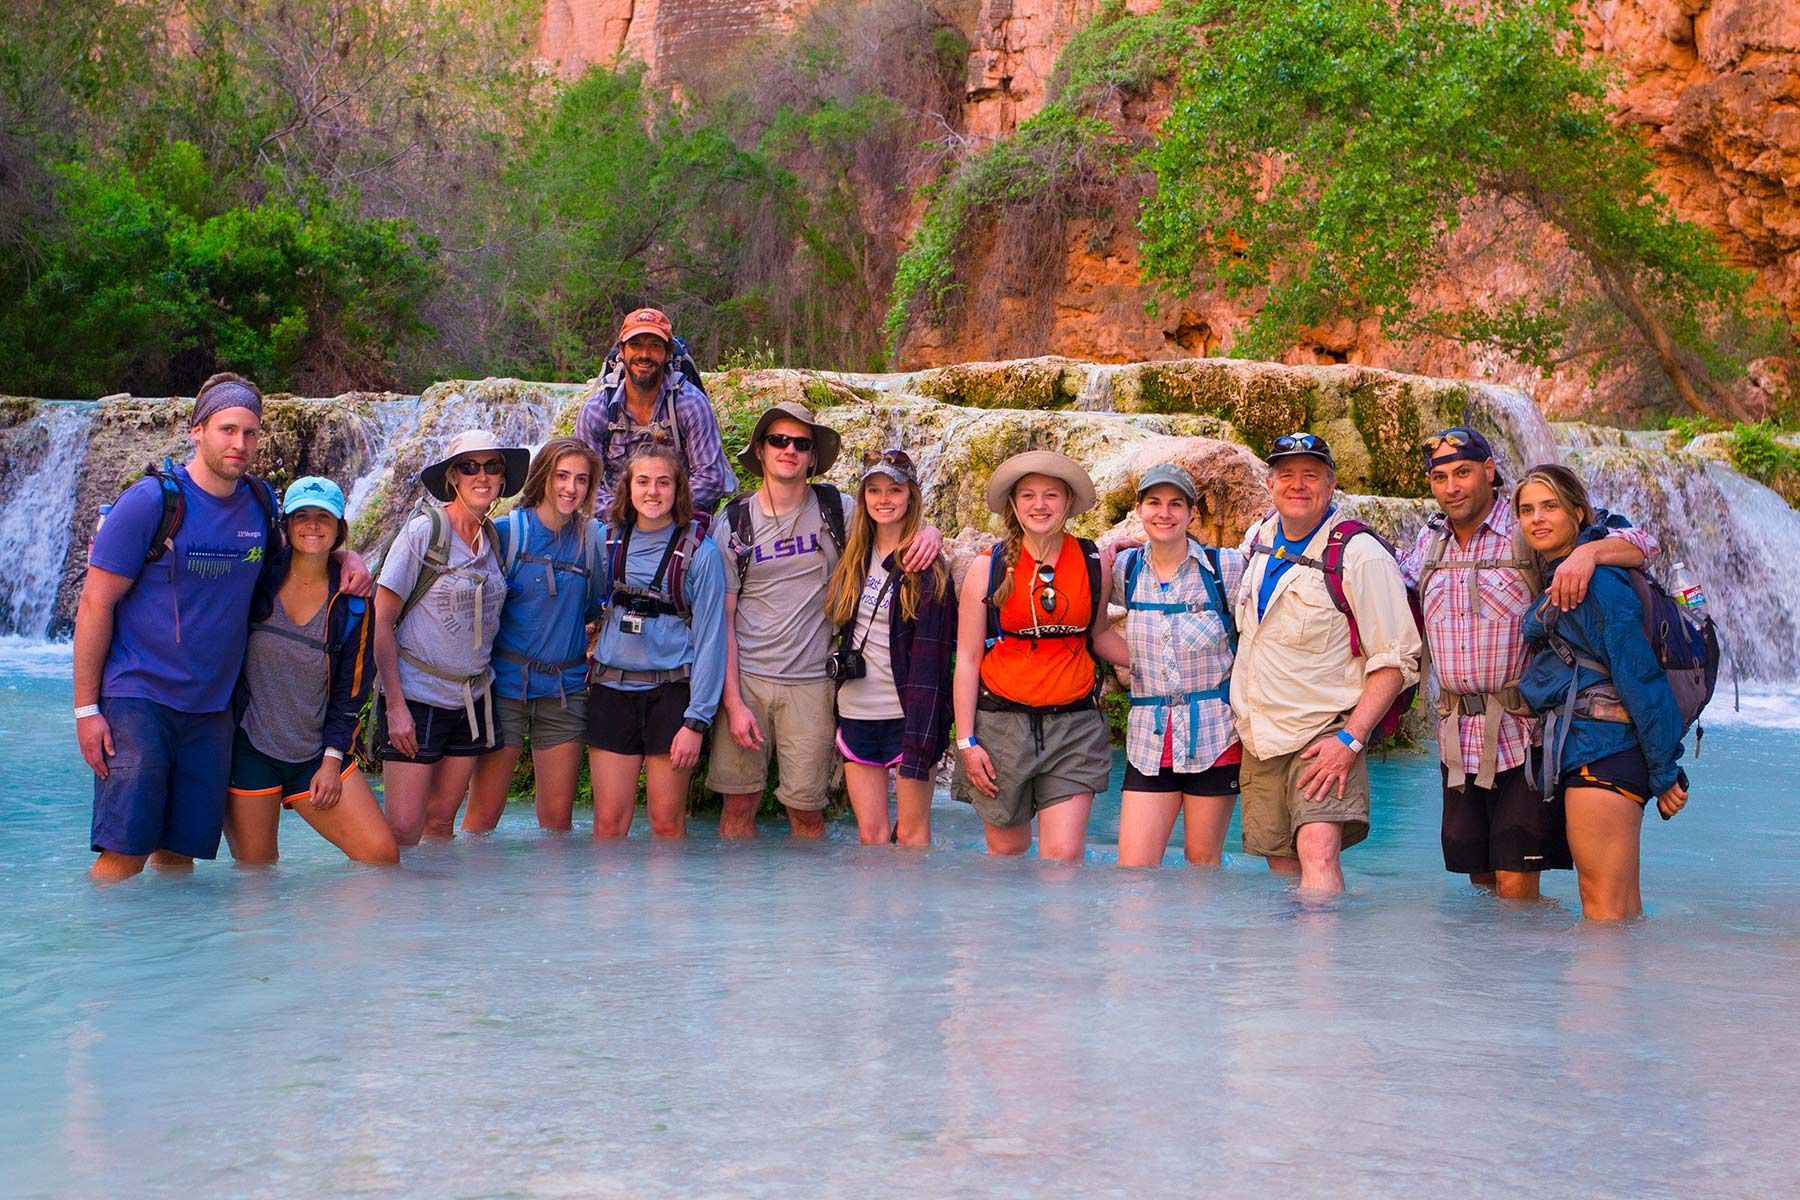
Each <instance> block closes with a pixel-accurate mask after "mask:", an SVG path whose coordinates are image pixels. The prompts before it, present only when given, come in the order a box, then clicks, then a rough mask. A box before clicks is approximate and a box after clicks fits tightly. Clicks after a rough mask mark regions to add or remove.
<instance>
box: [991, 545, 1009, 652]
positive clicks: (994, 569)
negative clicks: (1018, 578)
mask: <svg viewBox="0 0 1800 1200" xmlns="http://www.w3.org/2000/svg"><path fill="white" fill-rule="evenodd" d="M1005 578H1006V572H1005V571H1002V570H1001V569H1000V543H998V542H996V543H994V548H993V549H992V550H991V551H989V552H988V580H987V644H988V648H989V649H990V650H991V649H993V646H994V643H995V642H998V641H999V640H1000V634H1001V630H1000V606H999V605H998V604H995V603H994V593H995V592H998V591H999V590H1000V584H1001V583H1002V581H1004V580H1005Z"/></svg>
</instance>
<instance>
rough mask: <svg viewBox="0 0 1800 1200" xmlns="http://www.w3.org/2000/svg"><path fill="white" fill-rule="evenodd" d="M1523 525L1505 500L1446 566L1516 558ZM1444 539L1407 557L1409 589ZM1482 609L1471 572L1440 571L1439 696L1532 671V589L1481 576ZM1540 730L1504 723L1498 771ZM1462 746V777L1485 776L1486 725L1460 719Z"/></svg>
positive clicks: (1428, 594)
mask: <svg viewBox="0 0 1800 1200" xmlns="http://www.w3.org/2000/svg"><path fill="white" fill-rule="evenodd" d="M1518 527H1519V520H1518V518H1517V517H1516V516H1514V515H1513V510H1512V505H1510V504H1508V503H1507V502H1506V498H1505V497H1504V496H1503V497H1501V498H1500V499H1499V500H1497V501H1496V502H1495V504H1494V508H1493V511H1492V512H1490V513H1488V516H1487V520H1485V521H1483V522H1482V524H1481V528H1480V529H1478V530H1476V532H1475V535H1474V536H1473V537H1471V538H1470V539H1469V541H1468V544H1467V545H1462V546H1459V545H1457V544H1456V538H1455V537H1454V536H1452V537H1451V538H1450V539H1449V541H1448V542H1447V543H1446V544H1445V547H1444V558H1443V561H1444V562H1472V561H1476V560H1479V559H1509V558H1512V557H1513V534H1514V532H1515V531H1516V530H1517V529H1518ZM1607 532H1608V533H1609V535H1610V536H1613V537H1622V538H1624V539H1625V540H1626V541H1628V542H1630V543H1631V544H1632V545H1634V546H1636V547H1637V548H1638V549H1640V550H1642V551H1643V552H1644V557H1645V558H1646V559H1654V558H1655V557H1656V555H1657V553H1658V552H1659V550H1660V547H1659V546H1658V545H1657V542H1656V539H1655V538H1653V537H1651V536H1650V535H1649V534H1648V533H1645V532H1644V531H1643V530H1641V529H1633V528H1631V527H1629V526H1625V527H1620V526H1618V525H1610V526H1609V528H1608V531H1607ZM1437 535H1438V528H1437V527H1436V526H1435V525H1426V526H1425V527H1424V528H1423V529H1421V530H1419V536H1418V539H1417V540H1416V541H1415V542H1414V543H1413V548H1412V549H1411V550H1409V551H1407V552H1406V553H1405V554H1402V555H1401V556H1400V571H1401V574H1403V575H1404V576H1405V577H1406V582H1407V583H1408V584H1409V585H1413V586H1417V584H1418V582H1419V568H1420V567H1421V566H1422V565H1423V564H1424V562H1425V557H1426V555H1427V554H1429V553H1430V550H1431V543H1432V542H1433V541H1434V540H1435V539H1436V537H1437ZM1476 575H1477V577H1478V583H1477V589H1478V594H1479V603H1478V604H1476V605H1473V606H1471V604H1470V602H1469V574H1468V572H1467V571H1466V570H1456V569H1449V570H1446V569H1444V568H1443V567H1439V568H1437V569H1436V570H1434V571H1433V572H1432V573H1431V579H1430V581H1429V582H1428V584H1427V585H1426V591H1425V594H1424V595H1423V596H1421V597H1419V603H1420V605H1421V607H1423V608H1424V610H1425V633H1426V636H1427V638H1428V640H1429V644H1430V647H1431V667H1432V675H1433V678H1434V679H1435V680H1436V681H1437V685H1438V687H1439V689H1440V690H1442V689H1446V688H1447V689H1448V690H1450V691H1452V692H1456V693H1459V694H1462V695H1470V694H1473V693H1477V692H1498V691H1500V690H1501V689H1502V688H1504V687H1505V686H1506V685H1507V684H1509V683H1512V682H1515V681H1516V680H1517V679H1518V678H1519V675H1520V674H1521V673H1522V672H1523V671H1524V670H1525V661H1526V658H1527V657H1528V656H1527V654H1526V650H1525V639H1524V638H1523V636H1521V634H1520V632H1519V630H1520V625H1521V624H1522V623H1523V621H1524V620H1525V614H1526V613H1527V612H1528V611H1530V609H1531V606H1532V605H1533V604H1534V603H1536V601H1537V597H1536V596H1533V595H1531V594H1530V593H1529V591H1528V590H1527V589H1526V587H1525V583H1524V581H1523V580H1521V579H1520V578H1519V576H1518V573H1517V572H1515V571H1508V570H1485V571H1478V572H1476ZM1536 726H1537V722H1535V721H1527V720H1525V719H1523V718H1520V717H1515V716H1513V715H1512V714H1511V713H1505V714H1502V716H1501V718H1500V745H1499V748H1498V751H1497V753H1496V760H1497V761H1496V770H1500V771H1509V770H1511V769H1512V768H1514V767H1516V766H1518V765H1519V764H1520V763H1522V762H1524V761H1525V751H1526V748H1527V747H1528V746H1530V745H1531V744H1532V743H1533V742H1534V741H1536V739H1537V728H1536ZM1458 729H1459V730H1460V732H1461V739H1462V759H1463V770H1464V771H1466V772H1467V773H1468V774H1469V775H1471V776H1473V775H1474V774H1475V773H1476V772H1477V771H1479V770H1480V768H1481V744H1482V719H1481V718H1480V717H1479V716H1474V717H1471V716H1464V717H1459V718H1458Z"/></svg>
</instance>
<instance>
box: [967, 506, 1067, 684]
mask: <svg viewBox="0 0 1800 1200" xmlns="http://www.w3.org/2000/svg"><path fill="white" fill-rule="evenodd" d="M995 549H996V550H998V547H996V548H995ZM993 553H994V552H993V551H990V552H989V553H988V554H987V555H984V556H983V559H984V564H983V565H984V567H991V566H992V563H991V562H989V561H987V560H990V559H991V558H992V556H993ZM1037 566H1038V565H1037V562H1036V561H1035V560H1033V559H1032V557H1031V552H1030V551H1029V550H1027V549H1025V548H1024V547H1022V546H1021V547H1020V548H1019V565H1018V567H1017V569H1016V571H1015V573H1014V575H1013V590H1012V595H1011V596H1008V597H1007V599H1006V603H1005V604H1003V605H1001V607H1000V632H1001V637H1000V640H999V641H997V642H995V643H994V644H993V645H992V646H989V647H988V648H987V652H986V653H985V654H984V655H983V656H982V659H981V682H982V684H983V685H985V686H986V687H987V690H988V691H990V692H992V693H994V695H996V696H999V697H1000V698H1002V699H1004V700H1011V701H1012V702H1013V703H1015V704H1029V705H1032V706H1033V707H1039V708H1048V707H1050V706H1052V705H1059V704H1073V703H1075V702H1076V701H1077V700H1080V699H1082V698H1083V697H1085V696H1088V695H1090V694H1092V692H1093V690H1094V658H1093V656H1092V655H1091V654H1089V653H1088V645H1087V627H1088V622H1089V621H1090V620H1091V619H1092V617H1093V612H1094V597H1093V596H1092V594H1091V593H1090V590H1089V588H1088V569H1087V561H1086V559H1085V556H1083V554H1082V552H1081V542H1080V541H1079V540H1078V539H1076V538H1075V537H1073V536H1070V535H1065V536H1064V537H1063V541H1062V549H1061V550H1060V551H1058V552H1057V555H1056V577H1055V583H1054V584H1053V585H1052V586H1054V587H1055V589H1056V604H1055V607H1054V608H1052V609H1050V610H1048V611H1047V610H1046V609H1045V607H1044V587H1043V585H1042V584H1041V583H1039V582H1038V578H1037ZM977 569H978V570H980V569H983V568H981V567H978V568H977ZM1033 616H1035V617H1036V618H1037V626H1038V628H1039V629H1040V630H1045V631H1046V632H1050V631H1068V632H1070V633H1071V634H1072V636H1069V637H1048V638H1041V639H1038V638H1029V637H1010V636H1007V635H1009V634H1014V633H1017V632H1019V631H1020V630H1026V631H1029V630H1030V629H1031V628H1032V618H1033Z"/></svg>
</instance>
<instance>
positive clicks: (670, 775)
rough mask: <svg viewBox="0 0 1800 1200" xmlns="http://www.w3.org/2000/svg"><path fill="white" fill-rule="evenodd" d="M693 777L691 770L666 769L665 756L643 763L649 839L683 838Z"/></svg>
mask: <svg viewBox="0 0 1800 1200" xmlns="http://www.w3.org/2000/svg"><path fill="white" fill-rule="evenodd" d="M693 777H694V768H692V767H683V768H681V769H680V770H677V769H676V768H674V767H673V766H671V765H669V756H668V755H666V754H659V755H657V756H656V757H655V758H646V759H645V760H644V807H645V809H647V810H648V811H649V814H650V836H652V837H659V838H681V837H686V836H687V804H688V783H689V782H690V781H691V780H692V779H693Z"/></svg>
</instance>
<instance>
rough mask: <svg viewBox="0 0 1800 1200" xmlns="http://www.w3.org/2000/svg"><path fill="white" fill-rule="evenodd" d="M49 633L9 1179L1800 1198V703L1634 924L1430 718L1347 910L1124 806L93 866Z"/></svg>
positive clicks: (1396, 777) (29, 702) (7, 814)
mask: <svg viewBox="0 0 1800 1200" xmlns="http://www.w3.org/2000/svg"><path fill="white" fill-rule="evenodd" d="M60 653H61V654H62V656H63V657H62V658H61V660H60V663H59V661H58V652H57V651H41V650H35V649H31V648H29V647H22V646H19V645H17V644H13V645H0V778H4V780H5V783H6V788H5V792H4V794H3V795H0V900H3V901H4V904H5V908H6V917H7V919H6V921H5V923H4V926H3V927H0V1096H3V1097H4V1104H5V1109H4V1112H3V1113H0V1164H5V1165H4V1166H0V1194H4V1195H6V1196H52V1197H64V1196H69V1197H74V1196H100V1195H108V1196H156V1197H161V1196H215V1195H216V1196H250V1197H256V1196H323V1195H374V1196H428V1197H462V1196H470V1197H473V1196H569V1197H589V1196H602V1197H614V1196H618V1197H627V1196H630V1197H638V1196H682V1197H688V1196H781V1197H787V1196H832V1197H836V1196H859V1197H860V1196H872V1197H886V1196H895V1197H900V1196H908V1197H911V1196H976V1195H981V1196H1018V1197H1037V1196H1048V1195H1066V1196H1082V1197H1091V1196H1120V1197H1126V1196H1129V1197H1133V1198H1136V1197H1143V1196H1190V1195H1200V1194H1219V1195H1251V1194H1259V1195H1261V1194H1301V1195H1308V1194H1310V1195H1325V1194H1329V1195H1334V1196H1371V1197H1373V1196H1381V1197H1388V1196H1419V1197H1436V1196H1445V1195H1459V1196H1507V1195H1520V1194H1531V1195H1542V1194H1550V1193H1555V1194H1564V1195H1576V1196H1646V1195H1656V1196H1660V1195H1670V1196H1684V1197H1685V1196H1746V1197H1750V1196H1775V1195H1790V1194H1792V1190H1793V1186H1792V1167H1793V1164H1794V1162H1795V1155H1794V1151H1793V1149H1792V1147H1793V1140H1794V1132H1793V1131H1794V1129H1795V1127H1796V1121H1800V1054H1797V1052H1796V1047H1800V996H1797V995H1796V992H1797V991H1800V988H1797V986H1796V984H1797V976H1800V968H1797V967H1796V962H1797V960H1800V834H1797V833H1796V809H1797V805H1796V795H1797V792H1800V787H1797V786H1796V782H1795V780H1796V777H1797V776H1800V735H1797V734H1796V732H1795V731H1794V730H1793V729H1792V728H1789V729H1786V730H1776V729H1770V728H1766V727H1763V726H1760V725H1756V724H1750V723H1744V722H1742V721H1739V722H1722V723H1720V724H1719V725H1718V726H1717V727H1715V728H1714V730H1713V731H1712V732H1711V733H1709V735H1708V737H1707V740H1706V751H1705V756H1704V757H1703V759H1702V760H1701V762H1700V763H1699V765H1698V766H1697V767H1690V772H1691V773H1692V774H1693V775H1694V777H1695V780H1696V783H1697V792H1696V798H1695V800H1694V803H1693V804H1692V805H1691V806H1690V808H1689V810H1688V811H1687V812H1686V813H1684V814H1683V815H1682V816H1681V817H1679V818H1678V819H1676V820H1675V821H1673V822H1671V823H1669V824H1664V823H1662V822H1661V821H1658V820H1656V819H1654V818H1652V819H1651V820H1650V821H1649V822H1648V823H1647V825H1646V839H1645V841H1646V850H1645V878H1644V887H1645V893H1646V896H1647V898H1648V901H1649V906H1650V909H1651V914H1650V918H1649V919H1648V920H1647V921H1645V922H1642V923H1640V924H1636V925H1633V926H1629V927H1623V928H1585V927H1583V926H1582V925H1581V924H1580V923H1579V922H1578V921H1577V920H1576V919H1575V917H1574V914H1573V912H1572V911H1571V908H1570V907H1569V905H1568V904H1567V901H1568V900H1569V898H1570V897H1571V896H1572V894H1573V886H1574V885H1573V879H1572V877H1570V876H1568V875H1566V874H1559V875H1556V876H1554V877H1552V883H1551V885H1550V888H1549V890H1550V891H1551V892H1552V893H1553V894H1554V896H1556V897H1557V898H1558V901H1553V902H1546V903H1545V904H1542V905H1537V906H1529V907H1523V908H1515V909H1511V910H1508V911H1501V910H1499V909H1498V908H1497V906H1496V905H1495V903H1494V902H1492V901H1491V900H1489V899H1487V898H1486V897H1484V896H1481V895H1478V894H1476V893H1474V892H1473V891H1471V890H1470V889H1469V888H1467V887H1466V886H1463V885H1460V884H1459V882H1458V879H1457V878H1456V877H1452V876H1448V875H1446V874H1444V873H1443V872H1442V870H1441V869H1440V867H1441V860H1440V859H1439V857H1438V848H1437V796H1436V769H1435V767H1434V765H1433V763H1432V760H1430V759H1429V758H1427V757H1425V756H1420V755H1408V756H1396V757H1394V758H1392V759H1390V760H1388V761H1387V762H1386V763H1383V764H1380V765H1379V766H1378V767H1377V770H1376V782H1375V787H1376V796H1377V809H1376V831H1375V834H1374V836H1373V837H1372V838H1371V840H1370V841H1369V842H1368V843H1366V844H1365V845H1364V846H1363V847H1360V848H1358V849H1356V850H1353V851H1352V852H1351V853H1350V855H1349V856H1348V863H1349V867H1350V882H1351V888H1352V894H1351V895H1349V896H1348V897H1345V898H1343V899H1342V900H1339V901H1336V902H1333V903H1326V904H1308V903H1303V902H1301V901H1299V900H1298V899H1296V897H1295V896H1294V895H1293V894H1292V892H1291V891H1290V890H1289V889H1288V888H1286V887H1285V886H1284V885H1283V884H1282V883H1281V882H1280V881H1278V880H1275V879H1272V878H1270V877H1269V876H1268V874H1267V873H1266V872H1265V871H1264V870H1263V868H1262V866H1261V863H1260V861H1259V860H1250V859H1244V858H1242V857H1236V858H1233V859H1232V860H1231V861H1230V862H1228V864H1227V867H1226V869H1225V870H1224V871H1221V872H1213V873H1198V872H1193V871H1187V870H1165V871H1162V872H1155V873H1152V872H1120V871H1118V870H1116V869H1114V868H1113V867H1112V866H1111V865H1110V861H1109V860H1110V858H1111V850H1112V847H1111V844H1110V842H1111V837H1112V833H1113V829H1114V827H1115V824H1116V799H1115V800H1114V801H1112V802H1111V804H1108V803H1107V802H1105V801H1103V802H1102V805H1103V808H1106V809H1109V810H1110V811H1105V812H1102V813H1101V814H1099V815H1098V816H1097V818H1096V834H1097V836H1096V839H1095V846H1094V849H1093V851H1092V854H1091V856H1090V859H1091V861H1090V862H1089V863H1087V864H1086V865H1085V866H1082V867H1076V868H1069V867H1057V866H1053V865H1050V864H1042V863H1038V862H1036V861H1034V860H1033V861H1023V862H992V861H988V860H987V859H985V858H984V857H983V856H982V855H981V854H979V853H978V847H979V845H980V832H979V827H978V826H977V825H976V824H975V822H974V821H973V820H972V818H971V817H970V815H969V814H968V813H967V812H966V810H962V809H960V808H956V807H944V808H940V810H939V811H938V813H937V814H936V815H937V819H938V824H937V832H936V844H935V845H934V846H933V847H932V849H931V850H930V851H929V852H926V853H910V854H909V853H899V854H896V853H893V852H891V851H889V850H885V849H874V850H864V849H862V848H861V847H859V846H857V845H855V844H854V836H853V831H852V830H850V829H848V828H844V829H837V830H834V831H833V836H832V838H831V839H830V840H828V841H827V842H825V843H824V844H822V845H794V844H790V843H789V842H788V841H787V839H786V838H785V837H784V836H766V837H765V838H763V839H762V840H760V841H759V842H758V843H756V844H754V845H748V846H722V845H720V844H718V843H717V842H716V841H715V840H713V838H712V837H711V836H710V835H707V834H702V835H701V836H697V837H696V838H694V839H693V840H692V841H691V842H690V843H689V844H688V845H685V846H679V847H666V846H653V845H650V844H648V843H647V842H646V841H644V840H641V838H640V837H636V836H634V838H633V840H632V841H631V842H629V843H628V844H625V845H608V846H601V847H595V846H593V845H591V844H590V843H589V842H587V841H586V840H585V839H583V838H580V837H574V838H571V837H552V836H546V835H541V834H539V833H538V832H536V831H535V829H533V828H532V827H531V821H530V816H529V814H528V813H527V812H526V811H525V810H524V809H522V808H521V809H517V810H516V811H513V812H510V813H509V814H508V815H507V819H506V820H505V822H504V823H503V824H502V825H501V827H500V830H499V832H498V833H497V834H495V835H494V836H492V837H488V838H485V839H468V838H465V839H461V840H459V841H458V842H456V843H455V844H453V845H448V846H428V847H426V848H424V849H422V850H420V851H418V852H416V853H414V854H412V855H411V856H409V857H408V859H407V861H406V863H405V865H404V866H403V867H402V868H401V869H399V870H396V871H388V872H383V871H379V870H372V869H366V868H356V867H352V866H349V865H347V864H345V863H343V862H342V861H341V860H340V859H338V858H337V857H336V855H335V852H332V851H330V850H329V848H328V847H327V846H325V844H324V843H323V842H321V841H319V840H318V839H317V838H315V837H314V836H312V835H311V833H310V832H309V831H308V830H306V829H305V828H304V827H303V826H302V825H300V824H299V822H298V820H297V818H294V817H291V816H290V817H288V818H287V823H286V824H285V825H284V827H283V836H284V838H285V839H286V841H285V844H284V858H283V861H282V862H281V864H280V865H279V866H278V867H277V868H275V869H272V870H261V871H246V870H237V869H234V868H232V867H230V866H229V865H223V864H210V865H202V867H201V868H200V870H199V871H198V872H197V873H195V874H194V875H193V876H191V877H187V878H168V877H164V878H156V877H146V878H144V879H142V880H140V881H137V882H134V883H132V884H128V885H124V886H120V887H115V888H111V889H108V890H106V891H104V892H101V891H97V890H95V889H94V888H93V887H92V886H90V885H88V884H87V883H86V882H85V881H84V880H83V879H82V878H81V872H82V870H83V869H84V868H85V867H86V865H87V862H88V859H89V855H88V853H87V851H86V847H85V841H86V830H87V820H88V805H89V789H88V784H87V782H86V777H85V771H84V768H83V767H82V765H81V763H80V762H79V760H78V758H77V757H76V755H75V752H74V745H73V733H72V722H71V720H70V718H69V717H68V705H69V694H68V685H67V659H66V653H67V652H66V650H64V651H61V652H60ZM1746 707H1747V708H1749V707H1750V706H1749V705H1747V706H1746ZM1770 710H1771V712H1772V713H1773V714H1774V715H1776V716H1781V715H1784V714H1791V712H1792V711H1793V707H1792V698H1791V697H1790V698H1789V699H1788V701H1787V702H1786V704H1780V703H1776V704H1773V705H1771V706H1770ZM581 816H585V814H578V819H580V817H581ZM639 832H640V833H641V830H640V831H639ZM777 832H778V831H777V830H774V829H772V828H771V829H767V830H765V833H767V834H774V833H777ZM1236 842H1237V835H1236V833H1235V830H1234V832H1233V834H1232V836H1231V839H1230V841H1229V842H1228V845H1236Z"/></svg>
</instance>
